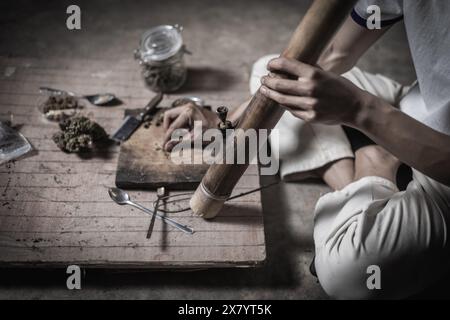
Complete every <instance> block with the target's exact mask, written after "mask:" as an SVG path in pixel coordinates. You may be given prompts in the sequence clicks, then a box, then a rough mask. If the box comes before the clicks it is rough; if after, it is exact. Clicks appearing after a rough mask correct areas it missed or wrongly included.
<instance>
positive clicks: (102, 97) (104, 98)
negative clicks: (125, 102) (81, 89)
mask: <svg viewBox="0 0 450 320" xmlns="http://www.w3.org/2000/svg"><path fill="white" fill-rule="evenodd" d="M39 91H40V92H41V93H42V92H47V93H50V94H56V95H60V94H67V95H69V96H72V97H76V98H81V99H86V100H87V101H89V102H90V103H92V104H93V105H96V106H101V105H104V104H107V103H109V102H111V101H113V100H114V99H116V96H115V95H114V94H112V93H99V94H91V95H85V96H80V95H77V94H76V93H74V92H71V91H65V90H59V89H53V88H48V87H40V88H39Z"/></svg>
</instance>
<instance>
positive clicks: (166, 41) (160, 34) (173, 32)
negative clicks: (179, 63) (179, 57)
mask: <svg viewBox="0 0 450 320" xmlns="http://www.w3.org/2000/svg"><path fill="white" fill-rule="evenodd" d="M181 31H182V28H181V27H179V26H178V25H175V26H171V25H161V26H157V27H154V28H152V29H150V30H148V31H147V32H145V33H144V34H143V35H142V37H141V42H140V48H139V49H138V50H136V51H135V57H136V58H139V59H140V60H142V61H143V62H149V61H164V60H166V59H168V58H170V57H172V56H174V55H175V54H176V53H178V52H179V51H180V49H181V48H182V47H183V39H182V37H181Z"/></svg>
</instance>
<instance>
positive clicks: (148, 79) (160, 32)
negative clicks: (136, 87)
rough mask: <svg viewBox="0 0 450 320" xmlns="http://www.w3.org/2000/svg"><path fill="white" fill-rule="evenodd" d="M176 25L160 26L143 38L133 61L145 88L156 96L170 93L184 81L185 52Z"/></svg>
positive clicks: (185, 70) (185, 71)
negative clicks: (155, 92) (140, 69)
mask: <svg viewBox="0 0 450 320" xmlns="http://www.w3.org/2000/svg"><path fill="white" fill-rule="evenodd" d="M181 31H182V28H181V27H179V26H178V25H175V26H170V25H162V26H158V27H155V28H152V29H150V30H148V31H147V32H145V33H144V34H143V35H142V38H141V42H140V48H139V49H137V50H135V52H134V57H135V59H136V60H138V61H139V63H140V65H141V66H142V71H141V73H142V78H143V79H144V82H145V84H146V86H147V87H148V88H149V89H151V90H153V91H157V92H173V91H176V90H178V89H179V88H180V87H181V86H182V85H183V84H184V83H185V81H186V77H187V68H186V64H185V62H184V54H185V53H186V52H187V50H186V49H185V46H184V44H183V39H182V37H181Z"/></svg>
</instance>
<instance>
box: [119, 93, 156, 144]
mask: <svg viewBox="0 0 450 320" xmlns="http://www.w3.org/2000/svg"><path fill="white" fill-rule="evenodd" d="M162 98H163V94H162V93H161V92H159V93H158V94H157V95H156V96H155V97H154V98H153V99H152V100H150V102H149V103H148V104H147V105H146V106H145V108H144V110H143V111H142V112H141V113H140V114H139V115H138V116H137V117H134V116H130V115H128V116H126V118H125V120H124V121H123V123H122V125H121V126H120V128H119V129H118V130H117V131H116V132H115V133H114V134H113V136H112V139H113V140H114V141H117V142H123V141H126V140H127V139H128V138H129V137H130V136H131V134H132V133H133V132H134V131H135V130H136V129H137V128H139V126H140V125H141V124H142V122H143V121H144V118H145V116H147V115H149V114H151V113H152V112H153V111H155V110H156V107H157V106H158V104H159V103H160V102H161V100H162Z"/></svg>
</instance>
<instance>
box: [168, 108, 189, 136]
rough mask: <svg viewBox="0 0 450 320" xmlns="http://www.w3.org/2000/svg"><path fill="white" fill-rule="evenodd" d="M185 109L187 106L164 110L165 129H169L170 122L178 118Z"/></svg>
mask: <svg viewBox="0 0 450 320" xmlns="http://www.w3.org/2000/svg"><path fill="white" fill-rule="evenodd" d="M184 110H185V106H179V107H176V108H173V109H169V110H167V111H166V112H164V118H163V128H164V130H167V129H169V126H170V124H171V123H172V121H173V120H174V119H176V118H177V117H178V116H179V115H180V114H181V113H183V112H184Z"/></svg>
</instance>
